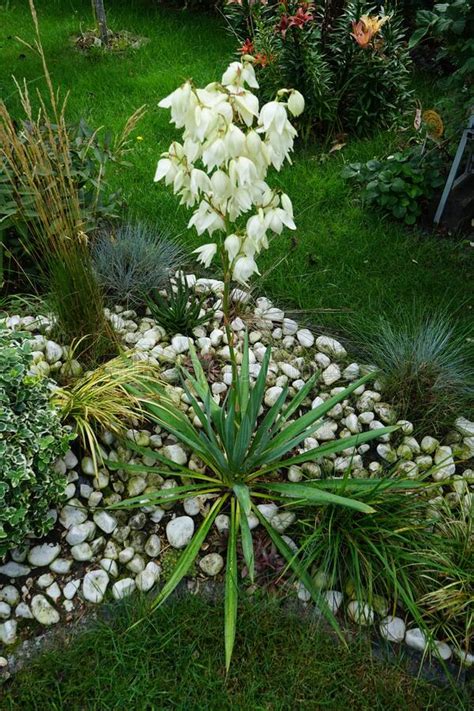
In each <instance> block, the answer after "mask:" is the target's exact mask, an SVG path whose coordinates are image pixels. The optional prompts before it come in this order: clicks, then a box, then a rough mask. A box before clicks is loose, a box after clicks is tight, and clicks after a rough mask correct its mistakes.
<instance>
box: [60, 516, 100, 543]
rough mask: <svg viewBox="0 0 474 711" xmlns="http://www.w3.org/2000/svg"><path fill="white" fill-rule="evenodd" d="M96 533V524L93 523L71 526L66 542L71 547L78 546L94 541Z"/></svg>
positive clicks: (87, 522)
mask: <svg viewBox="0 0 474 711" xmlns="http://www.w3.org/2000/svg"><path fill="white" fill-rule="evenodd" d="M94 533H95V523H94V522H93V521H84V523H79V524H78V525H77V526H71V528H70V529H69V531H68V532H67V536H66V541H67V542H68V543H69V545H70V546H77V545H79V543H84V541H87V540H89V541H90V540H92V538H94Z"/></svg>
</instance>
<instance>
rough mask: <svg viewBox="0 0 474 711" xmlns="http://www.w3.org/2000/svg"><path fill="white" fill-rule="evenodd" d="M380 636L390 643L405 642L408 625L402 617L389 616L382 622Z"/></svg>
mask: <svg viewBox="0 0 474 711" xmlns="http://www.w3.org/2000/svg"><path fill="white" fill-rule="evenodd" d="M379 629H380V634H381V635H382V637H383V638H384V639H386V640H388V641H389V642H403V640H404V639H405V631H406V625H405V623H404V621H403V620H402V619H401V618H400V617H394V616H393V615H387V617H384V619H383V620H382V621H381V622H380V626H379Z"/></svg>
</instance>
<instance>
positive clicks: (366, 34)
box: [351, 15, 391, 49]
mask: <svg viewBox="0 0 474 711" xmlns="http://www.w3.org/2000/svg"><path fill="white" fill-rule="evenodd" d="M390 18H391V15H384V16H383V17H380V16H379V15H362V17H361V18H360V20H359V21H358V22H355V21H354V22H353V23H352V32H351V35H352V37H353V38H354V39H355V41H356V42H357V44H358V45H359V46H360V47H362V48H363V49H365V48H366V47H368V46H369V45H370V43H371V41H372V39H373V38H374V37H375V36H376V35H378V33H379V32H380V30H381V29H382V27H383V26H384V25H385V23H386V22H388V21H389V20H390Z"/></svg>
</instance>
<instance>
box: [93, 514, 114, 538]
mask: <svg viewBox="0 0 474 711" xmlns="http://www.w3.org/2000/svg"><path fill="white" fill-rule="evenodd" d="M93 519H94V522H95V523H96V525H97V526H98V527H99V528H100V530H101V531H104V533H112V531H115V529H116V528H117V519H116V518H115V516H112V514H110V513H108V512H107V511H96V512H95V514H94V516H93Z"/></svg>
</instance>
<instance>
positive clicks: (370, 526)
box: [298, 477, 441, 620]
mask: <svg viewBox="0 0 474 711" xmlns="http://www.w3.org/2000/svg"><path fill="white" fill-rule="evenodd" d="M345 486H346V483H345V482H344V481H342V482H339V493H340V494H344V491H345ZM426 486H427V485H423V484H422V483H421V482H413V481H406V480H403V479H399V478H395V477H394V478H392V479H390V477H389V478H388V479H387V480H386V481H385V482H384V485H383V486H381V484H380V482H374V481H373V480H371V479H367V480H365V488H364V490H363V491H359V492H358V499H359V501H361V502H364V503H365V504H367V505H369V506H371V507H372V508H373V509H374V513H373V514H372V515H371V516H364V515H362V514H361V512H360V511H356V510H354V509H349V508H346V507H341V506H334V505H328V506H325V507H323V508H321V509H319V510H317V511H316V514H315V515H311V514H310V512H308V517H307V518H306V519H305V518H302V519H300V521H299V522H298V523H299V525H300V527H301V534H302V535H301V536H300V540H302V541H303V543H302V545H301V552H300V555H301V558H302V562H303V564H304V566H305V568H306V569H307V570H308V572H310V573H311V575H312V576H313V579H314V580H315V581H316V583H317V584H319V585H320V586H321V587H324V588H330V589H336V590H345V591H346V594H347V596H348V597H349V598H352V599H355V600H359V601H363V602H367V603H368V604H369V605H370V606H371V607H372V608H374V609H375V610H376V611H377V612H379V613H380V614H382V615H384V614H387V613H388V612H389V611H390V608H391V614H395V610H396V607H397V605H398V604H401V605H402V606H404V607H405V608H406V609H407V610H409V611H410V612H411V613H412V615H414V617H415V619H418V620H419V619H420V618H421V610H420V609H419V607H418V605H417V600H418V598H419V597H420V595H421V594H422V593H423V592H424V591H426V589H427V586H426V582H425V575H426V572H427V571H432V570H433V568H435V567H436V566H437V564H438V562H437V554H436V553H435V551H436V549H437V548H439V543H440V541H441V539H440V537H439V536H438V535H436V534H434V533H433V532H432V529H433V521H432V520H430V518H429V515H428V512H429V502H428V500H427V497H426V493H427V492H426V491H425V489H426ZM335 491H337V489H335Z"/></svg>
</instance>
